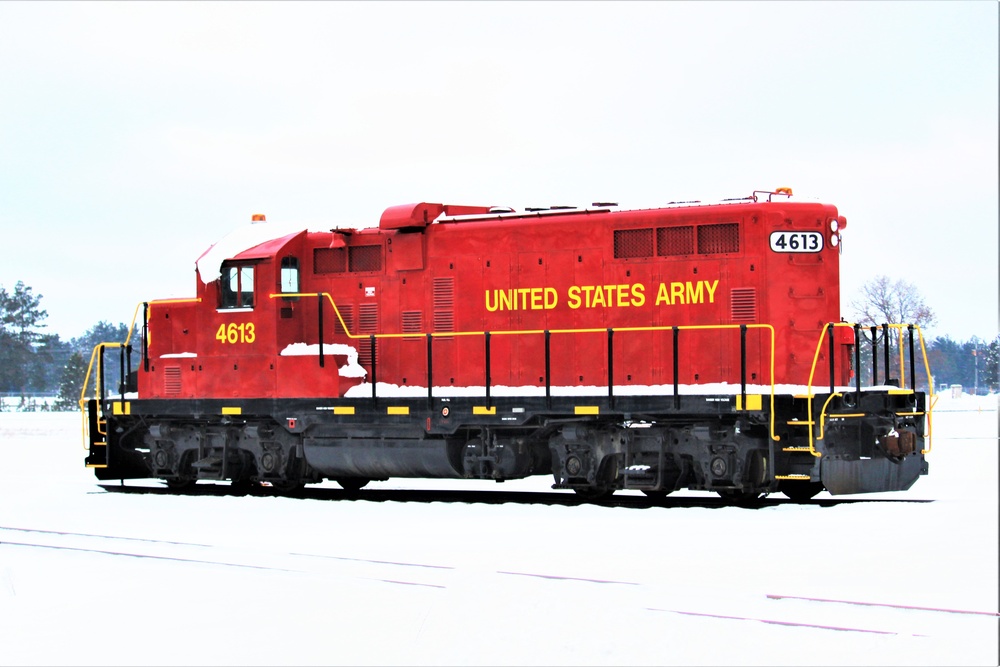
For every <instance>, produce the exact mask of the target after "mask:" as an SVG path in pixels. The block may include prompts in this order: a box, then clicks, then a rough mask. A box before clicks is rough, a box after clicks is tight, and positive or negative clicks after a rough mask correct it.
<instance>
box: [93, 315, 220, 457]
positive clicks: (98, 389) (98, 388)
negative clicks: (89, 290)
mask: <svg viewBox="0 0 1000 667" xmlns="http://www.w3.org/2000/svg"><path fill="white" fill-rule="evenodd" d="M200 302H201V299H200V298H184V299H157V300H155V301H146V302H140V303H138V304H136V307H135V310H134V311H133V312H132V321H131V322H130V323H129V327H128V333H127V334H126V335H125V342H124V343H98V344H97V345H95V346H94V349H93V350H91V352H90V363H89V364H87V374H86V375H85V376H84V379H83V387H82V388H81V389H80V400H79V401H78V404H79V406H80V418H81V420H82V422H83V423H82V428H81V431H82V433H83V448H84V449H90V439H89V437H88V436H89V435H90V434H89V432H88V424H87V400H88V398H87V385H88V384H89V383H90V376H91V374H92V373H93V374H94V398H97V399H98V400H99V401H100V400H103V398H104V397H103V396H101V395H100V392H101V385H102V380H103V378H102V377H101V375H100V363H98V365H97V368H98V372H97V373H94V363H95V361H98V360H97V355H98V352H99V350H100V349H101V348H102V347H106V348H122V347H128V345H129V343H130V342H131V340H132V334H133V333H134V332H135V322H136V320H137V319H138V318H139V308H141V307H142V305H143V303H145V304H146V305H147V306H152V305H157V304H165V303H200ZM147 342H148V341H147ZM122 381H123V382H124V381H125V378H122ZM97 428H98V433H100V434H101V435H104V436H106V435H107V433H106V432H105V431H101V430H100V428H101V420H100V419H98V420H97Z"/></svg>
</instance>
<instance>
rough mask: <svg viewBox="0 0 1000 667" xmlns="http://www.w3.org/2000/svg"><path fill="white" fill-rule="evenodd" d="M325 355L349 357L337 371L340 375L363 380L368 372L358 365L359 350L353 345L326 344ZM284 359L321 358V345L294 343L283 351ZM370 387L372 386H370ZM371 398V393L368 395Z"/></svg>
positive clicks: (324, 346) (324, 345) (324, 347)
mask: <svg viewBox="0 0 1000 667" xmlns="http://www.w3.org/2000/svg"><path fill="white" fill-rule="evenodd" d="M323 354H324V355H335V354H336V355H340V356H343V357H347V362H346V363H345V364H344V365H343V366H341V367H340V368H338V369H337V373H338V375H340V376H341V377H348V378H363V377H364V376H365V375H366V374H367V371H366V370H365V368H364V366H362V365H361V364H359V363H358V350H357V348H355V347H354V346H352V345H345V344H343V343H333V344H331V343H324V344H323ZM281 356H283V357H305V356H316V357H318V356H319V344H313V345H308V344H306V343H292V344H291V345H288V346H286V347H285V349H283V350H282V351H281ZM369 386H370V385H369ZM368 395H369V396H370V395H371V393H369V394H368Z"/></svg>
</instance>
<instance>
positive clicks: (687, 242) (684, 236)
mask: <svg viewBox="0 0 1000 667" xmlns="http://www.w3.org/2000/svg"><path fill="white" fill-rule="evenodd" d="M656 254H657V255H658V256H659V257H672V256H675V255H693V254H694V227H690V226H688V227H659V228H657V230H656Z"/></svg>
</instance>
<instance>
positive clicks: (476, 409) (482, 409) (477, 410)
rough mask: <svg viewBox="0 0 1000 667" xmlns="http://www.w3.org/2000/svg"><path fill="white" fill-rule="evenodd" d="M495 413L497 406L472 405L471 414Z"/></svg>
mask: <svg viewBox="0 0 1000 667" xmlns="http://www.w3.org/2000/svg"><path fill="white" fill-rule="evenodd" d="M496 413H497V406H495V405H494V406H493V407H489V408H488V407H486V406H484V405H474V406H472V414H474V415H495V414H496Z"/></svg>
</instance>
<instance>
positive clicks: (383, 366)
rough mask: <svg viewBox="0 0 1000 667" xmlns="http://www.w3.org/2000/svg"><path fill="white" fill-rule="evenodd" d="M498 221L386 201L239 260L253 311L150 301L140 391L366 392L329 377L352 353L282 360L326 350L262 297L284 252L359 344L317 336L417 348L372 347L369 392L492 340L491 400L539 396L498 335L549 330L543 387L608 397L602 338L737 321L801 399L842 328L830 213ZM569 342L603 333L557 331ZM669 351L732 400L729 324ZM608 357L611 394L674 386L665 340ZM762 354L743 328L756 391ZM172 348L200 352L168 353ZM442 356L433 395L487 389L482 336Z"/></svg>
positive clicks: (735, 369)
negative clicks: (815, 240) (331, 228)
mask: <svg viewBox="0 0 1000 667" xmlns="http://www.w3.org/2000/svg"><path fill="white" fill-rule="evenodd" d="M489 210H490V209H489V207H474V206H472V207H470V206H462V207H457V206H446V205H440V204H411V205H404V206H395V207H392V208H389V209H387V210H386V212H385V214H383V216H382V219H381V221H380V222H381V224H380V228H377V229H375V228H372V229H361V230H340V231H339V232H337V233H332V232H308V233H297V234H291V235H288V236H284V237H283V238H280V239H276V240H273V241H269V242H266V243H262V244H260V245H257V246H255V247H253V248H250V249H246V250H243V251H241V252H239V253H237V255H236V256H235V257H234V258H232V259H233V261H234V263H235V264H239V265H242V266H248V267H253V271H254V294H253V299H254V305H253V308H252V309H249V310H243V311H241V310H234V309H224V308H220V304H221V290H220V280H216V281H214V282H212V283H209V284H207V285H206V284H203V283H201V282H200V281H197V284H196V287H197V292H196V295H197V297H198V298H199V299H200V301H199V302H193V301H192V302H186V303H155V302H154V303H152V304H151V306H150V311H149V313H150V314H149V331H150V339H149V357H150V370H149V372H140V374H139V378H140V380H139V382H140V384H139V390H140V394H141V395H142V396H143V397H144V398H159V397H168V398H196V397H204V398H240V397H247V398H249V397H278V396H280V397H321V396H329V397H336V396H342V395H343V394H344V392H345V391H346V390H347V389H348V388H349V387H351V386H354V385H356V384H358V383H359V382H361V381H362V380H361V379H360V378H347V377H343V376H340V375H339V374H338V368H339V367H340V366H343V365H344V364H346V363H347V358H346V357H345V356H340V355H330V354H327V355H325V366H324V367H320V365H319V360H318V357H317V356H315V355H313V356H282V355H280V352H281V351H282V350H284V349H285V348H287V347H288V346H289V345H292V344H295V343H306V344H309V345H317V344H318V342H319V327H318V314H319V310H318V299H317V298H316V297H298V298H286V297H278V298H271V295H272V294H277V293H279V292H280V289H281V266H282V260H283V259H284V258H288V257H291V258H294V259H295V260H296V262H297V265H298V268H299V288H298V290H299V292H300V293H316V292H327V293H329V294H331V295H332V296H333V300H334V302H335V304H336V307H337V310H339V312H340V314H341V316H342V317H343V319H344V321H345V323H346V325H347V327H348V329H349V330H350V331H351V332H352V333H354V334H357V335H358V336H362V337H363V338H355V339H351V338H349V337H348V336H346V335H345V333H344V330H343V328H342V327H341V326H340V324H339V322H338V318H337V317H336V315H335V313H334V309H333V307H332V306H331V304H330V303H329V301H325V302H324V305H323V308H324V311H323V323H324V326H323V341H324V342H325V343H326V344H331V343H343V344H348V345H351V346H353V347H354V348H356V349H357V350H358V351H359V352H360V355H361V362H362V365H364V366H365V368H366V370H367V371H368V373H369V377H370V372H371V368H370V345H369V342H368V335H369V334H373V333H376V334H398V333H412V334H414V335H413V336H411V337H405V338H383V339H379V340H378V341H377V353H378V357H377V372H378V380H379V381H380V382H388V383H393V384H399V385H402V384H404V378H405V384H408V385H420V386H425V385H426V376H427V375H426V374H427V366H426V348H427V343H426V337H425V335H424V334H426V333H429V332H430V333H435V334H444V333H447V332H464V331H471V332H482V331H487V330H488V331H491V332H493V333H494V334H495V335H493V336H492V337H491V366H490V372H491V381H492V385H510V386H523V385H535V386H539V385H544V384H545V378H544V375H545V363H544V337H543V335H542V334H540V333H535V334H530V335H510V334H506V333H501V332H510V331H529V330H539V331H540V330H545V329H549V330H552V331H553V333H552V335H551V368H552V378H551V384H552V385H553V386H559V385H581V384H582V385H594V386H606V385H607V358H608V355H607V333H606V329H607V328H609V327H614V328H616V329H623V328H629V327H651V326H663V327H669V326H674V325H676V326H682V327H683V326H703V325H718V324H722V325H739V324H740V323H745V324H750V325H752V324H757V323H767V324H770V325H772V326H773V327H774V330H775V334H776V336H775V357H774V377H773V380H774V382H776V383H779V384H805V383H806V381H807V380H808V377H809V372H810V367H811V364H812V361H813V355H814V353H815V351H816V346H817V342H818V340H819V335H820V330H821V329H822V327H823V326H824V324H825V323H827V322H836V321H839V320H840V283H839V259H840V257H839V253H840V249H839V247H832V246H831V245H830V243H829V237H830V236H831V231H830V221H831V220H833V219H837V218H838V217H839V215H838V212H837V209H836V208H835V207H834V206H830V205H824V204H814V203H797V202H773V203H772V202H750V201H745V202H742V203H731V204H720V205H714V206H682V207H671V208H663V209H647V210H638V211H616V210H610V211H609V210H590V211H582V210H577V211H555V212H553V211H546V212H542V213H519V214H516V215H500V214H496V213H492V214H491V213H489ZM425 214H426V215H425ZM440 215H444V216H449V215H451V216H454V215H460V216H476V217H474V218H469V217H464V218H461V219H458V220H455V219H452V218H449V217H444V218H443V219H437V216H440ZM425 217H426V221H425ZM257 224H261V225H264V224H267V223H257ZM842 226H843V223H841V227H842ZM733 230H735V235H734V234H733ZM345 232H346V233H345ZM774 232H796V233H798V232H803V233H804V232H818V233H819V234H820V237H819V238H822V239H823V240H824V249H823V250H822V251H821V252H816V253H779V252H774V251H772V249H771V247H770V245H769V238H770V235H771V234H772V233H774ZM616 238H617V243H618V250H617V252H616ZM802 238H806V237H802ZM699 246H700V247H701V250H703V251H705V252H700V253H699V252H697V251H698V249H699ZM673 253H677V254H673ZM616 255H617V256H616ZM661 285H662V287H661ZM657 301H659V303H657ZM565 329H597V330H598V331H595V332H591V333H560V332H559V330H565ZM251 331H252V335H251V333H250V332H251ZM835 331H836V336H835V350H836V355H837V358H836V369H837V374H838V377H837V378H836V381H837V384H847V383H848V381H849V378H850V375H849V357H848V350H849V345H850V344H851V343H852V342H853V334H852V332H850V330H848V329H846V328H837V329H836V330H835ZM230 332H234V333H230ZM679 336H680V347H679V352H680V355H679V356H680V364H679V367H680V377H679V379H678V381H679V382H680V383H681V384H696V383H713V382H728V383H730V384H734V385H736V386H737V387H738V386H739V382H740V357H739V352H740V336H739V329H738V328H732V329H724V330H682V331H680V334H679ZM613 344H614V382H615V384H616V385H630V384H631V385H652V384H671V383H673V381H674V378H673V371H672V355H673V351H672V336H671V332H670V331H669V330H667V331H659V332H651V331H641V332H629V331H620V330H619V331H616V332H615V334H614V343H613ZM826 345H827V343H826V342H825V341H824V343H823V345H822V347H821V350H820V361H819V363H818V364H817V369H816V372H815V376H814V380H813V382H814V384H815V385H817V386H819V387H822V386H824V385H828V384H829V370H828V369H829V361H828V359H827V357H826V355H827V347H826ZM769 349H770V338H769V336H768V335H767V334H766V333H765V331H764V330H762V329H754V328H751V329H749V330H748V333H747V358H748V363H747V382H748V383H749V384H766V383H768V382H770V381H771V380H772V378H771V376H770V370H769V359H768V355H769ZM179 353H194V354H196V355H197V356H195V357H170V356H166V357H165V356H164V355H176V354H179ZM433 360H434V367H433V376H434V383H435V385H437V386H441V385H452V384H453V385H455V386H482V385H483V384H485V368H484V364H485V341H484V337H483V336H481V335H473V336H441V335H436V336H435V337H434V339H433ZM754 374H755V375H754Z"/></svg>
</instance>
